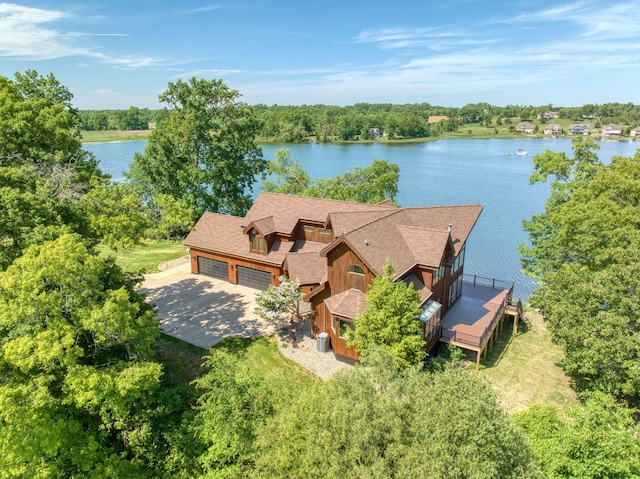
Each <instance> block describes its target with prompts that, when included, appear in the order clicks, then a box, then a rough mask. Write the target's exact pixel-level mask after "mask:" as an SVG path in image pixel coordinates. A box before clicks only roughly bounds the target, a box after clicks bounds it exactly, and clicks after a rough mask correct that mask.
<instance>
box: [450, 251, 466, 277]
mask: <svg viewBox="0 0 640 479" xmlns="http://www.w3.org/2000/svg"><path fill="white" fill-rule="evenodd" d="M465 246H466V245H465ZM465 246H463V247H462V249H461V250H460V253H458V256H456V259H455V261H454V262H453V270H452V272H453V273H456V272H457V271H458V270H459V269H460V268H462V266H464V248H465Z"/></svg>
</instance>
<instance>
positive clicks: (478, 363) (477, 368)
mask: <svg viewBox="0 0 640 479" xmlns="http://www.w3.org/2000/svg"><path fill="white" fill-rule="evenodd" d="M479 370H480V351H476V371H479Z"/></svg>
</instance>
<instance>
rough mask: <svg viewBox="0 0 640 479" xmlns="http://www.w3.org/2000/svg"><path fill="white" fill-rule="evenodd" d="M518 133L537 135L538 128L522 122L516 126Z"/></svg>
mask: <svg viewBox="0 0 640 479" xmlns="http://www.w3.org/2000/svg"><path fill="white" fill-rule="evenodd" d="M516 131H519V132H520V133H535V131H536V126H535V125H534V124H533V123H530V122H528V121H521V122H520V123H518V124H517V125H516Z"/></svg>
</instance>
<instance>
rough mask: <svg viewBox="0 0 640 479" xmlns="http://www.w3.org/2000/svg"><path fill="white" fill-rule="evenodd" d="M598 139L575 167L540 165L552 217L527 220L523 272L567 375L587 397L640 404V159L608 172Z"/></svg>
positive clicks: (560, 161) (547, 157)
mask: <svg viewBox="0 0 640 479" xmlns="http://www.w3.org/2000/svg"><path fill="white" fill-rule="evenodd" d="M593 150H594V145H593V143H592V142H591V141H590V140H583V139H578V140H574V158H573V159H570V158H567V157H566V155H564V154H562V153H553V152H545V153H544V154H543V155H540V156H536V157H535V160H534V161H535V170H534V174H533V175H532V181H540V180H545V179H546V178H547V176H548V175H554V176H555V179H554V181H553V183H552V188H551V196H550V197H549V200H548V201H547V204H546V209H545V212H544V213H542V214H540V215H536V216H534V217H533V218H532V219H531V220H530V221H525V222H524V226H525V229H526V230H527V231H528V233H529V238H530V241H531V246H530V247H524V246H523V247H521V252H522V254H523V256H524V257H523V265H524V267H525V270H526V271H527V272H528V273H529V274H531V275H532V276H533V277H535V278H536V279H537V280H538V282H539V283H540V287H539V288H538V289H537V290H536V291H535V293H534V294H533V296H532V298H531V303H532V304H533V305H534V306H536V307H538V308H540V310H541V311H542V313H543V314H544V316H545V319H546V321H547V323H548V325H549V329H550V331H551V333H552V335H553V339H554V341H555V342H557V343H558V344H560V345H561V346H563V347H564V349H565V352H566V359H565V361H564V367H565V370H566V371H567V372H568V373H569V374H570V376H571V377H572V378H573V379H574V381H575V384H576V386H577V387H578V388H579V389H596V390H601V391H607V392H609V393H612V394H615V395H617V396H626V397H628V398H629V399H631V400H633V401H635V400H637V399H638V397H640V370H639V369H638V367H637V365H638V363H639V361H640V349H639V348H638V347H637V346H638V342H639V341H640V307H639V306H638V305H639V304H640V284H639V283H638V281H639V280H638V277H639V275H640V270H638V264H639V261H640V227H639V226H638V225H640V208H638V206H639V205H640V152H639V153H636V155H635V157H634V158H621V157H616V158H613V159H612V161H611V163H610V164H608V165H603V164H602V163H601V162H599V161H598V159H597V157H596V156H595V153H594V151H593Z"/></svg>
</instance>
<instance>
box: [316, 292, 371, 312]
mask: <svg viewBox="0 0 640 479" xmlns="http://www.w3.org/2000/svg"><path fill="white" fill-rule="evenodd" d="M324 304H326V305H327V308H329V311H330V312H331V314H333V315H335V316H342V317H343V318H350V319H353V318H357V317H358V316H360V315H361V314H362V313H363V312H364V310H365V308H366V307H367V298H366V297H365V295H364V293H363V292H362V291H360V290H359V289H348V290H347V291H344V292H342V293H340V294H336V295H334V296H331V297H330V298H327V299H325V300H324Z"/></svg>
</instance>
